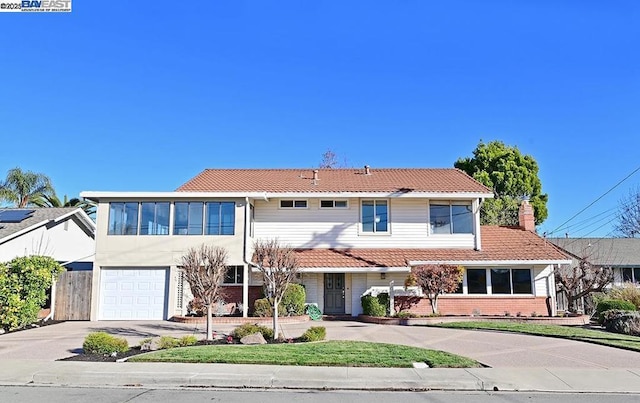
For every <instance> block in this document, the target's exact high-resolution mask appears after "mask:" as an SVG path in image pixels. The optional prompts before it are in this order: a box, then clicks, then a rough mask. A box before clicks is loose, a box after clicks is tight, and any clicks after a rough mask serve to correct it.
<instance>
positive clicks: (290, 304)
mask: <svg viewBox="0 0 640 403" xmlns="http://www.w3.org/2000/svg"><path fill="white" fill-rule="evenodd" d="M306 298H307V294H306V292H305V290H304V287H303V286H301V285H300V284H289V286H288V287H287V290H286V291H285V292H284V295H283V296H282V301H280V304H279V305H278V315H279V316H288V315H304V301H305V300H306ZM253 315H254V316H260V317H263V318H264V317H271V316H273V309H271V302H270V301H269V299H267V298H260V299H257V300H255V302H254V303H253Z"/></svg>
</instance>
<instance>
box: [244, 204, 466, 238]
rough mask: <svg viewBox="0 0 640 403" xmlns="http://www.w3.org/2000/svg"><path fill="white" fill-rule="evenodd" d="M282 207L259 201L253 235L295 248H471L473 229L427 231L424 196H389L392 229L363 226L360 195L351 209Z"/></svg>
mask: <svg viewBox="0 0 640 403" xmlns="http://www.w3.org/2000/svg"><path fill="white" fill-rule="evenodd" d="M319 204H320V201H319V199H308V208H305V209H302V208H301V209H295V208H294V209H280V208H279V205H280V202H279V200H278V199H272V200H270V201H269V202H266V201H263V200H256V201H255V208H256V211H255V237H256V238H273V237H277V238H278V239H280V241H282V242H284V243H287V244H290V245H291V246H293V247H296V248H473V246H474V236H473V235H471V234H455V235H438V236H429V235H428V203H427V200H426V199H389V223H390V224H389V228H390V231H389V232H388V233H383V234H370V233H362V232H361V231H360V199H357V198H353V199H349V208H346V209H340V208H333V209H321V208H319Z"/></svg>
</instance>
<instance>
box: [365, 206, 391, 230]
mask: <svg viewBox="0 0 640 403" xmlns="http://www.w3.org/2000/svg"><path fill="white" fill-rule="evenodd" d="M361 210H362V214H361V219H362V232H367V233H385V232H389V203H388V202H387V201H386V200H363V201H362V208H361Z"/></svg>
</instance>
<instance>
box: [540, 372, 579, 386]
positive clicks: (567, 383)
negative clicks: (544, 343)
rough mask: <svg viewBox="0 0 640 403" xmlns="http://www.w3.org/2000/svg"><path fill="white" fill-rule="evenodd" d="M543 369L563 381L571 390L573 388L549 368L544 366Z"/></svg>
mask: <svg viewBox="0 0 640 403" xmlns="http://www.w3.org/2000/svg"><path fill="white" fill-rule="evenodd" d="M545 371H547V372H548V373H550V374H551V375H553V376H554V377H555V378H556V379H557V380H559V381H560V382H562V383H564V384H565V385H567V386H568V387H569V389H571V390H575V389H574V388H573V387H572V386H571V385H569V384H568V383H567V382H565V380H564V379H562V378H560V377H559V376H558V375H556V374H554V373H553V372H551V371H550V370H549V368H545Z"/></svg>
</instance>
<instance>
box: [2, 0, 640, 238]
mask: <svg viewBox="0 0 640 403" xmlns="http://www.w3.org/2000/svg"><path fill="white" fill-rule="evenodd" d="M177 4H178V3H176V2H175V1H171V2H169V1H161V0H158V1H138V2H93V1H79V0H75V1H74V2H73V12H72V13H65V14H52V13H36V14H34V13H3V14H0V38H3V39H2V46H1V47H0V78H1V84H0V136H1V139H2V142H1V143H0V176H4V174H5V173H6V171H7V170H9V169H10V168H13V167H16V166H19V167H21V168H23V169H27V170H32V171H36V172H42V173H46V174H47V175H49V176H50V177H51V179H52V180H53V183H54V186H55V187H56V189H57V191H58V194H59V195H60V196H61V197H62V195H64V194H67V195H69V196H70V197H74V196H77V195H78V193H79V192H81V191H84V190H123V191H130V190H163V191H164V190H173V189H175V188H176V187H178V186H179V185H180V184H181V183H183V182H185V181H186V180H188V179H189V178H191V177H192V176H194V175H195V174H197V173H198V172H200V171H201V170H203V169H204V168H242V167H265V168H271V167H293V168H300V167H312V166H317V165H318V163H319V162H320V159H321V154H322V153H323V152H324V151H325V150H326V149H328V148H330V149H332V150H334V152H336V153H337V154H338V156H339V157H340V158H341V159H342V160H344V159H346V162H347V165H348V166H354V167H360V166H362V165H364V164H369V165H371V166H372V167H374V168H375V167H451V166H452V165H453V163H454V162H455V161H456V160H457V159H458V158H460V157H465V156H469V155H471V153H472V151H473V149H474V148H475V147H476V145H477V144H478V142H479V140H480V139H483V140H484V141H491V140H502V141H504V142H505V143H507V144H509V145H515V146H518V147H519V149H520V150H521V151H522V152H524V153H526V154H531V155H532V156H534V158H535V159H536V160H537V161H538V163H539V165H540V177H541V180H542V185H543V190H544V191H545V192H547V193H548V194H549V199H550V201H549V204H548V207H549V218H548V219H547V221H546V222H545V223H543V224H542V226H540V227H539V232H540V233H541V232H543V231H548V232H550V231H552V230H555V229H556V228H557V227H558V226H559V225H560V224H562V223H564V222H565V221H566V220H567V219H569V218H570V217H571V216H573V215H574V214H575V213H577V212H578V211H579V210H581V209H582V208H583V207H585V206H587V205H588V204H589V203H591V202H592V201H594V200H595V199H596V198H597V197H599V196H600V195H602V194H603V193H604V192H606V191H607V190H609V189H610V188H611V187H612V186H613V185H615V184H616V183H617V182H618V181H619V180H621V179H622V178H624V177H625V176H627V175H628V174H629V173H630V172H632V171H634V170H635V169H636V168H638V166H640V158H639V150H640V135H639V133H638V128H639V127H640V114H639V113H638V107H639V106H640V52H638V43H639V39H640V3H638V2H637V1H633V0H629V1H616V2H603V1H585V0H581V1H578V0H574V1H563V0H554V1H544V0H543V1H540V0H537V1H533V0H532V1H508V0H504V1H499V0H494V1H491V0H488V1H482V2H479V1H471V0H469V1H447V2H435V1H419V0H414V1H409V0H404V1H395V2H390V1H371V0H368V1H348V2H338V1H313V2H303V1H291V2H289V1H282V0H280V1H203V2H198V3H191V2H180V3H179V5H177ZM638 184H640V173H638V174H636V175H634V176H632V177H631V178H630V179H628V180H627V181H625V182H624V183H623V184H622V185H620V186H619V187H617V188H616V189H615V190H614V191H612V192H611V193H609V194H608V195H607V196H605V197H604V198H602V200H600V201H599V202H598V203H596V204H595V205H594V206H593V207H591V208H589V209H588V210H587V211H586V212H584V213H583V214H581V215H580V216H578V217H577V218H576V219H574V220H573V221H572V222H571V223H570V224H580V223H582V224H580V225H575V226H573V227H571V228H569V229H568V230H564V229H561V230H560V231H559V232H558V233H557V235H560V236H563V235H564V233H565V232H567V231H568V232H569V234H570V235H571V236H587V235H588V236H605V235H608V234H609V233H610V231H611V229H612V227H611V222H612V219H613V217H612V216H611V215H612V214H613V213H614V212H615V208H616V206H617V204H618V201H619V199H620V198H621V197H623V196H625V195H626V194H628V192H629V190H630V189H631V188H635V186H637V185H638ZM598 214H602V215H599V216H597V215H598ZM594 216H597V217H596V218H593V219H591V217H594ZM602 218H604V219H603V220H600V221H598V220H599V219H602ZM583 227H584V228H583Z"/></svg>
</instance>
